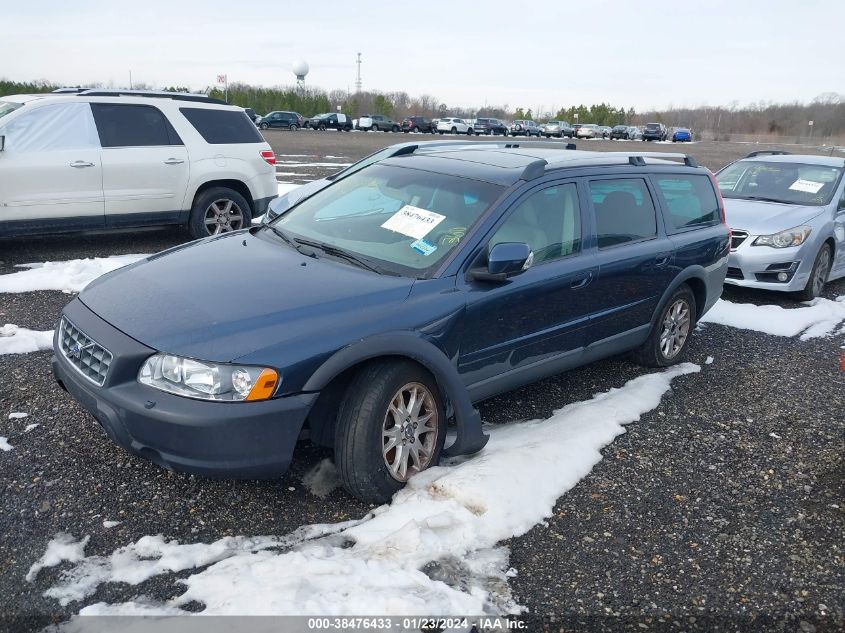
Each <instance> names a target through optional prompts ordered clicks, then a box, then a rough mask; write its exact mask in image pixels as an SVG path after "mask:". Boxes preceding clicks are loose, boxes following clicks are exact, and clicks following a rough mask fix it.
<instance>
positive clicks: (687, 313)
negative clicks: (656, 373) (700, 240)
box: [632, 284, 696, 367]
mask: <svg viewBox="0 0 845 633" xmlns="http://www.w3.org/2000/svg"><path fill="white" fill-rule="evenodd" d="M695 314H696V311H695V295H693V294H692V289H691V288H690V287H689V286H688V285H686V284H682V285H681V286H680V287H679V288H678V289H677V290H676V291H675V292H674V293H673V294H672V296H671V297H670V298H669V301H667V302H666V305H665V306H663V308H662V310H661V311H660V317H659V318H658V319H657V322H656V323H655V324H654V326H653V327H652V328H651V333H650V334H649V335H648V339H646V342H645V343H643V344H642V346H641V347H640V348H638V349H636V350H634V352H633V354H632V355H633V358H634V362H636V363H637V364H639V365H645V366H646V367H668V366H669V365H674V364H675V363H678V362H680V361H681V360H682V359H683V357H684V355H685V354H686V351H687V347H688V344H689V339H690V334H692V330H693V328H694V327H695Z"/></svg>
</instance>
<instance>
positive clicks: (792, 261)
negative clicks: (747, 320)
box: [725, 235, 814, 292]
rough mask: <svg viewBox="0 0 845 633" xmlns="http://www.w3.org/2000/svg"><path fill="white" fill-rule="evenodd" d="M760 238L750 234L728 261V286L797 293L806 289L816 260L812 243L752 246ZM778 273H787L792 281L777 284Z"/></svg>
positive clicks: (732, 252)
mask: <svg viewBox="0 0 845 633" xmlns="http://www.w3.org/2000/svg"><path fill="white" fill-rule="evenodd" d="M756 238H757V236H756V235H749V236H748V238H746V240H745V241H744V242H743V243H742V244H740V245H739V247H738V248H737V249H736V250H735V251H731V254H730V257H729V259H728V277H727V278H726V279H725V283H726V284H730V285H732V286H742V287H745V288H760V289H765V290H779V291H781V292H797V291H800V290H803V289H804V287H805V286H806V285H807V280H808V279H809V278H810V272H811V271H812V268H813V263H814V257H813V255H812V254H811V250H812V249H809V250H808V249H807V247H808V246H809V245H808V244H806V243H805V244H802V245H801V246H798V247H788V248H771V247H769V246H752V242H753V241H754V240H755V239H756ZM778 272H786V273H787V274H788V275H789V280H788V281H785V282H781V281H775V279H774V276H775V275H777V273H778Z"/></svg>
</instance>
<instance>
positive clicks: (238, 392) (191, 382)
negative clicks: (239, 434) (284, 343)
mask: <svg viewBox="0 0 845 633" xmlns="http://www.w3.org/2000/svg"><path fill="white" fill-rule="evenodd" d="M138 382H140V383H141V384H142V385H147V386H150V387H153V388H155V389H160V390H161V391H166V392H168V393H173V394H176V395H178V396H186V397H188V398H198V399H200V400H217V401H224V402H241V401H249V402H254V401H256V400H267V399H268V398H270V397H271V396H272V395H273V393H274V392H275V391H276V386H277V385H278V384H279V374H278V372H276V370H275V369H269V368H267V367H250V366H246V365H226V364H221V363H208V362H205V361H198V360H194V359H192V358H182V357H180V356H173V355H171V354H156V355H154V356H150V357H149V358H148V359H147V360H146V361H144V364H143V365H142V366H141V371H139V372H138Z"/></svg>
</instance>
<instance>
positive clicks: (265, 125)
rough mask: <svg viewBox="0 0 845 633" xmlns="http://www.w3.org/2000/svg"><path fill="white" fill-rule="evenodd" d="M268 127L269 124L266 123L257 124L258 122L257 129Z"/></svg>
mask: <svg viewBox="0 0 845 633" xmlns="http://www.w3.org/2000/svg"><path fill="white" fill-rule="evenodd" d="M269 128H270V126H269V125H267V124H266V123H259V124H258V129H259V130H267V129H269Z"/></svg>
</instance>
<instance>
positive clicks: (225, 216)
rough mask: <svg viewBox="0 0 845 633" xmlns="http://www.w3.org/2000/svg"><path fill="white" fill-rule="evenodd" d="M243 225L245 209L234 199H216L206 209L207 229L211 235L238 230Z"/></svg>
mask: <svg viewBox="0 0 845 633" xmlns="http://www.w3.org/2000/svg"><path fill="white" fill-rule="evenodd" d="M243 225H244V213H243V210H242V209H241V208H240V207H239V206H238V205H237V204H236V203H235V202H234V201H233V200H228V199H226V198H221V199H219V200H215V201H214V202H212V203H211V204H210V205H208V208H206V210H205V230H206V231H208V234H209V235H219V234H220V233H228V232H229V231H237V230H238V229H240V228H242V227H243Z"/></svg>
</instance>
